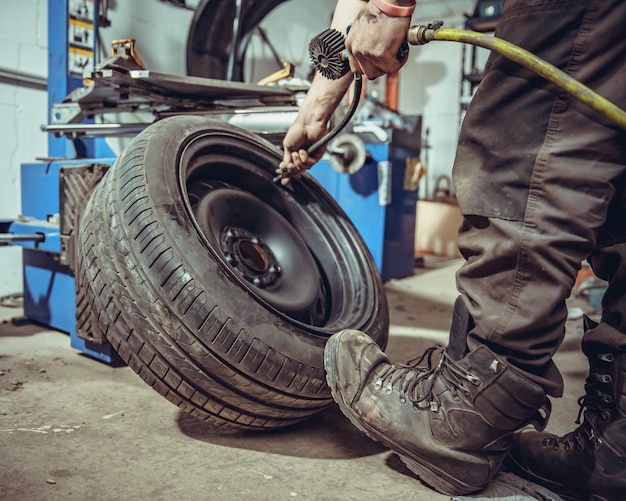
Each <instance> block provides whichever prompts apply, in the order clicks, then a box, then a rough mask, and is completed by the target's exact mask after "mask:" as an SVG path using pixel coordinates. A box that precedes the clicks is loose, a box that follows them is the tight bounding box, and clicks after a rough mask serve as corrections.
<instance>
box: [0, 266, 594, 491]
mask: <svg viewBox="0 0 626 501" xmlns="http://www.w3.org/2000/svg"><path fill="white" fill-rule="evenodd" d="M459 264H460V263H459V262H457V261H453V262H448V263H440V264H439V265H437V266H434V267H432V268H427V269H422V270H420V272H419V273H418V274H416V275H415V276H413V277H409V278H406V279H402V280H395V281H391V282H390V283H388V284H387V286H386V290H387V296H388V298H389V304H390V312H391V323H392V325H391V330H390V339H389V347H388V353H389V354H390V356H391V358H392V359H393V360H394V361H403V360H404V359H406V358H408V356H409V355H410V354H415V353H418V352H420V351H421V350H423V349H424V348H426V347H427V346H429V345H430V344H432V342H433V341H439V342H445V340H446V336H447V329H448V328H449V323H450V318H451V312H452V305H453V302H454V299H455V298H456V293H455V289H454V272H455V270H456V268H457V267H458V265H459ZM572 301H574V300H572ZM576 301H578V302H577V304H576V305H575V307H574V308H572V311H574V312H575V311H579V310H576V308H581V309H582V310H585V309H586V307H587V305H586V303H585V302H584V301H581V300H576ZM20 315H21V310H20V309H19V307H17V308H15V307H14V308H8V307H1V308H0V321H2V323H0V499H2V500H19V501H22V500H68V499H77V500H92V501H96V500H97V501H99V500H131V499H132V500H144V499H145V500H148V499H150V500H154V501H156V500H171V499H177V500H247V499H250V500H295V501H297V500H360V501H362V500H379V499H396V500H404V499H407V500H408V499H411V500H433V501H436V500H440V499H449V498H448V496H444V495H441V494H438V493H436V492H434V491H432V490H430V489H429V488H428V487H426V486H425V485H423V484H422V483H421V482H420V481H419V479H417V478H416V477H414V476H413V475H412V474H411V473H410V472H409V471H408V470H407V469H406V468H405V467H404V465H403V463H402V462H401V461H400V460H399V459H398V457H397V456H396V455H394V454H392V453H390V452H389V451H388V450H386V449H384V448H383V447H381V446H380V445H379V444H377V443H375V442H372V441H371V440H369V439H368V438H367V437H366V436H364V435H362V434H361V433H360V432H358V431H357V430H356V429H354V428H353V427H352V426H351V425H350V423H349V422H348V421H347V419H345V418H344V417H343V415H342V414H341V413H340V412H339V410H338V409H337V408H336V407H335V406H332V407H330V408H328V409H327V410H326V411H324V412H322V413H321V414H318V415H317V416H315V417H314V418H312V419H310V420H308V421H307V422H304V423H301V424H299V425H297V426H295V427H294V428H291V429H287V430H281V431H274V432H270V433H266V434H262V435H258V434H254V435H234V436H220V435H215V434H212V433H211V430H210V429H209V428H208V427H207V426H205V425H204V424H203V423H202V422H200V421H197V420H196V419H195V418H193V417H191V416H188V415H187V414H185V413H183V412H181V411H179V410H178V408H177V407H175V406H173V405H172V404H171V403H169V402H168V401H166V400H165V399H164V398H162V397H161V396H159V395H158V394H157V393H156V392H154V391H153V390H152V389H151V388H149V387H148V386H147V385H146V384H145V383H143V381H141V380H140V379H139V377H138V376H137V375H135V373H133V372H132V371H131V370H130V369H129V368H128V367H118V368H113V367H109V366H107V365H105V364H102V363H100V362H97V361H95V360H93V359H90V358H87V357H85V356H83V355H81V354H79V353H78V352H76V351H75V350H74V349H72V348H71V347H70V344H69V337H68V336H67V335H66V334H63V333H60V332H57V331H50V330H47V329H45V328H43V327H41V326H37V325H32V324H31V325H22V326H16V325H14V324H13V323H12V322H11V321H10V320H11V318H13V317H19V316H20ZM574 316H577V315H574ZM581 323H582V321H581V320H580V319H575V320H571V321H569V322H568V334H567V336H566V339H565V342H564V343H563V345H562V347H561V350H560V351H559V353H558V355H557V357H556V362H557V364H558V366H559V367H560V369H561V371H562V373H563V375H564V378H565V381H566V387H565V393H566V394H565V397H564V398H562V399H559V400H556V401H554V402H553V404H554V410H553V414H552V418H551V421H550V424H549V426H548V429H549V430H550V431H553V432H557V433H562V432H565V431H568V430H570V429H572V428H573V427H574V426H575V425H574V420H575V418H576V413H577V411H578V406H577V404H576V399H577V397H578V396H579V395H581V394H582V392H583V381H584V377H585V375H586V361H585V359H584V358H583V357H582V355H581V354H580V351H579V344H580V336H581V334H582V327H581Z"/></svg>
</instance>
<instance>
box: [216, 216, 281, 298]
mask: <svg viewBox="0 0 626 501" xmlns="http://www.w3.org/2000/svg"><path fill="white" fill-rule="evenodd" d="M221 246H222V251H223V253H224V257H225V258H226V261H228V263H229V264H230V265H231V266H232V267H233V268H235V269H236V270H237V271H238V272H239V274H240V275H241V276H242V277H243V278H244V279H245V280H247V281H248V282H250V283H251V284H253V285H255V286H256V287H260V288H262V289H264V288H266V287H269V286H271V285H273V284H274V283H276V280H277V279H278V278H279V277H280V275H281V272H282V269H281V267H280V266H279V264H278V261H277V260H276V257H275V256H274V254H273V253H272V251H271V250H270V248H269V247H268V246H267V245H266V244H265V241H264V240H263V239H262V238H261V237H260V236H257V235H254V234H252V233H250V232H249V231H246V230H244V229H242V228H233V227H231V226H227V227H226V228H224V229H223V230H222V238H221Z"/></svg>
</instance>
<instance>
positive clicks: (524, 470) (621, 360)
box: [506, 345, 626, 501]
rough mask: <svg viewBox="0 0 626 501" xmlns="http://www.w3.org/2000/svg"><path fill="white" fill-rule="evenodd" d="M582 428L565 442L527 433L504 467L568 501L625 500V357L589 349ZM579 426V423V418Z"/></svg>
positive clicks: (521, 435) (517, 438)
mask: <svg viewBox="0 0 626 501" xmlns="http://www.w3.org/2000/svg"><path fill="white" fill-rule="evenodd" d="M585 355H587V357H588V359H589V376H588V377H587V380H586V383H585V395H584V396H583V397H581V399H580V400H579V404H580V406H581V412H582V411H583V409H584V419H583V422H582V424H581V425H580V426H579V427H578V428H576V429H575V430H574V431H572V432H570V433H568V434H567V435H565V436H563V437H557V436H555V435H552V434H549V433H536V432H527V433H525V432H523V433H519V434H518V435H516V436H515V437H514V443H513V447H512V449H511V454H510V456H509V457H508V458H507V460H506V466H507V467H508V468H509V469H510V470H512V471H514V472H515V473H517V474H518V475H520V476H522V477H525V478H528V479H530V480H532V481H533V482H536V483H538V484H541V485H544V486H546V487H548V488H549V489H550V490H552V491H554V492H556V493H557V494H559V495H560V496H561V497H563V498H565V499H593V500H604V501H623V500H624V499H626V354H624V353H612V352H611V351H609V350H602V349H599V346H598V345H595V346H593V345H591V346H590V347H588V348H585ZM576 422H577V423H580V414H579V417H578V419H577V420H576Z"/></svg>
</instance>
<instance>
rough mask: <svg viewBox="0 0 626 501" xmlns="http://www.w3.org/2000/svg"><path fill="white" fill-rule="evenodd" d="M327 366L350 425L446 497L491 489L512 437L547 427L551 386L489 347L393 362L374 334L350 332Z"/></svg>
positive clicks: (335, 340)
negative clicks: (455, 357)
mask: <svg viewBox="0 0 626 501" xmlns="http://www.w3.org/2000/svg"><path fill="white" fill-rule="evenodd" d="M324 364H325V367H326V372H327V380H328V384H329V386H330V389H331V391H332V394H333V397H334V399H335V400H336V401H337V403H338V404H339V407H340V409H341V410H342V412H343V413H344V414H345V415H346V416H347V417H348V418H349V419H350V421H352V423H353V424H354V425H355V426H356V427H357V428H358V429H360V430H361V431H363V432H365V433H366V434H367V435H368V436H369V437H370V438H372V439H374V440H377V441H379V442H381V443H383V444H384V445H385V446H387V447H389V448H391V449H392V450H393V451H394V452H396V453H397V454H399V456H400V458H401V459H402V461H403V462H404V463H405V464H406V465H407V466H408V468H409V469H410V470H411V471H412V472H414V473H415V474H417V475H418V476H419V477H420V478H421V479H422V480H423V481H424V482H426V483H427V484H429V485H430V486H432V487H433V488H434V489H436V490H437V491H439V492H442V493H444V494H448V495H452V496H454V495H461V494H469V493H471V492H476V491H479V490H481V489H482V488H484V487H485V486H486V485H487V483H488V482H489V481H490V480H491V478H492V477H493V476H494V475H495V473H496V472H497V470H498V469H499V467H500V465H501V464H502V460H503V459H504V457H505V456H506V454H507V453H508V451H509V447H510V444H511V432H512V431H514V430H517V429H519V428H520V427H521V426H524V425H525V424H527V423H529V422H531V421H532V420H533V417H536V418H537V422H538V423H540V424H541V425H543V424H545V418H544V417H543V416H541V415H540V413H539V412H538V409H539V408H540V407H541V406H542V405H544V404H545V403H546V402H547V399H546V395H545V392H544V391H543V389H542V388H541V387H540V386H538V385H537V384H535V383H533V382H532V381H530V380H529V379H527V378H525V377H524V376H522V375H521V374H519V373H518V372H517V371H516V370H515V369H514V368H513V367H510V366H508V365H507V364H506V363H505V362H503V361H502V360H500V359H499V358H498V357H496V356H495V355H494V354H493V353H492V352H491V350H489V349H488V348H487V347H486V346H481V347H480V348H478V349H477V350H475V351H472V352H471V353H469V354H467V355H465V356H464V357H463V358H462V359H461V360H459V361H458V362H454V361H452V360H451V358H450V357H449V356H448V354H447V353H446V351H445V349H444V348H443V347H442V346H434V347H432V348H430V349H428V350H427V351H426V352H424V354H423V355H421V356H420V357H419V358H417V359H415V360H413V361H411V362H409V363H408V364H406V365H392V364H391V363H390V361H389V358H388V357H387V356H386V355H385V354H384V353H383V352H382V351H381V350H380V348H379V347H378V346H377V345H376V343H375V342H374V341H372V340H371V339H370V338H369V337H368V336H367V335H366V334H364V333H362V332H359V331H355V330H344V331H341V332H339V333H337V334H335V335H334V336H332V337H331V338H330V339H329V340H328V343H327V345H326V350H325V353H324Z"/></svg>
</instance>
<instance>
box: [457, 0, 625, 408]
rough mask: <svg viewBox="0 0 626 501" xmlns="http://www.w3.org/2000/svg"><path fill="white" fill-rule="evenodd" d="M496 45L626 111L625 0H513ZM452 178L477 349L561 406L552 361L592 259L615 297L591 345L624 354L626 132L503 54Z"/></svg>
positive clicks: (609, 298) (473, 113) (482, 92)
mask: <svg viewBox="0 0 626 501" xmlns="http://www.w3.org/2000/svg"><path fill="white" fill-rule="evenodd" d="M496 36H498V37H500V38H503V39H505V40H508V41H510V42H513V43H514V44H516V45H519V46H521V47H523V48H525V49H527V50H529V51H530V52H532V53H534V54H536V55H538V56H539V57H541V58H542V59H545V60H546V61H548V62H550V63H551V64H553V65H555V66H557V67H558V68H560V69H561V70H563V71H565V72H566V73H568V74H569V75H571V76H573V77H574V78H576V79H577V80H579V81H581V82H583V83H584V84H585V85H587V86H588V87H590V88H591V89H592V90H594V91H595V92H597V93H598V94H600V95H602V96H604V97H605V98H607V99H609V100H610V101H612V102H614V103H615V104H616V105H617V106H619V107H620V108H622V109H625V108H626V1H624V0H544V1H540V0H506V1H505V4H504V8H503V12H502V15H501V17H500V19H499V22H498V26H497V28H496ZM453 175H454V185H455V190H456V193H457V197H458V201H459V205H460V207H461V211H462V213H463V215H464V222H463V225H462V227H461V229H460V231H459V241H458V242H459V248H460V250H461V253H462V254H463V256H464V257H465V259H466V263H465V264H464V265H463V266H462V267H461V269H460V270H459V272H458V274H457V285H458V288H459V291H460V293H461V295H462V297H463V299H464V302H465V305H466V306H467V308H468V310H469V312H470V314H471V315H472V318H473V320H474V324H475V326H474V327H473V328H472V330H471V331H470V333H469V334H468V338H467V344H468V348H469V349H470V350H473V349H475V348H476V347H477V346H478V345H479V344H481V343H482V344H486V345H488V346H489V347H490V348H491V349H492V350H493V351H495V352H496V353H498V354H499V355H500V356H502V357H503V358H504V359H506V360H507V361H508V362H509V363H511V364H512V365H514V366H516V367H517V368H518V369H520V370H521V371H522V372H523V373H525V374H526V375H527V376H528V377H529V378H531V379H532V380H534V381H536V382H538V383H539V384H541V385H542V386H543V387H544V388H545V390H546V391H547V392H548V393H549V394H551V395H553V396H560V395H561V394H562V392H563V380H562V378H561V375H560V373H559V371H558V370H557V368H556V366H555V365H554V363H553V362H552V356H553V355H554V353H555V352H556V350H557V348H558V347H559V345H560V343H561V341H562V340H563V336H564V333H565V321H566V319H567V309H566V304H565V300H566V299H567V297H568V296H569V295H570V293H571V290H572V287H573V285H574V282H575V280H576V276H577V273H578V271H579V269H580V265H581V263H582V262H583V261H585V260H586V259H589V260H590V263H591V265H592V267H593V269H594V271H595V272H596V274H597V275H598V276H600V277H601V278H604V279H606V280H608V281H609V284H610V285H609V289H608V291H607V293H606V294H605V296H604V300H603V315H602V321H601V323H600V325H599V326H598V327H596V328H594V329H592V330H589V331H587V332H586V333H585V335H584V338H583V346H584V347H585V350H586V352H587V351H589V350H591V351H594V350H596V349H599V348H603V349H605V348H609V349H612V350H615V351H617V352H620V351H626V244H625V243H623V242H626V210H625V199H626V191H625V186H626V132H625V131H624V130H622V129H620V128H619V127H617V126H616V125H613V124H612V123H611V122H610V121H609V120H608V119H606V118H604V117H603V116H601V115H600V114H599V113H597V112H595V111H593V110H591V109H590V108H589V107H587V106H586V105H584V104H582V103H580V102H578V101H577V100H576V99H574V98H572V97H570V96H569V95H568V94H566V93H565V92H562V91H559V90H558V88H557V87H556V86H555V85H554V84H552V83H549V82H547V81H544V80H543V79H542V78H540V77H538V76H536V75H535V74H534V73H532V72H531V71H529V70H526V69H524V68H522V67H521V66H520V65H518V64H516V63H513V62H510V61H508V60H507V59H505V58H503V57H502V56H499V55H496V54H492V55H491V56H490V58H489V60H488V63H487V66H486V69H485V76H484V79H483V81H482V82H481V83H480V85H479V88H478V90H477V92H476V95H475V97H474V99H473V100H472V103H471V105H470V107H469V109H468V112H467V115H466V118H465V120H464V123H463V127H462V132H461V135H460V138H459V146H458V151H457V156H456V161H455V165H454V172H453ZM594 346H595V347H594Z"/></svg>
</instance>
